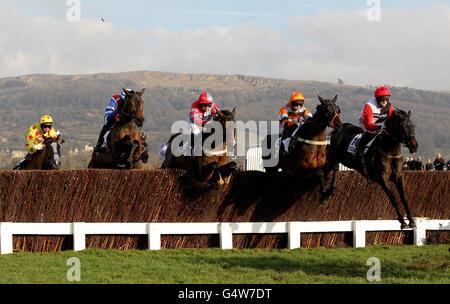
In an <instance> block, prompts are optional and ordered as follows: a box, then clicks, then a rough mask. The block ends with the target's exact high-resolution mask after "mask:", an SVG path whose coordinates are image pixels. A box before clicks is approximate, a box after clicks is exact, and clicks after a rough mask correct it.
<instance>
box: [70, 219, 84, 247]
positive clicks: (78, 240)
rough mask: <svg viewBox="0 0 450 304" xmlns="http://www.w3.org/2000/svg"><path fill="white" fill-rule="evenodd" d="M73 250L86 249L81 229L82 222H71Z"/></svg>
mask: <svg viewBox="0 0 450 304" xmlns="http://www.w3.org/2000/svg"><path fill="white" fill-rule="evenodd" d="M72 233H73V250H74V251H80V250H84V249H86V233H85V231H84V229H83V223H82V222H79V223H72Z"/></svg>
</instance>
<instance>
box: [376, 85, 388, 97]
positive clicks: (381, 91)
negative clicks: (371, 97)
mask: <svg viewBox="0 0 450 304" xmlns="http://www.w3.org/2000/svg"><path fill="white" fill-rule="evenodd" d="M380 96H391V92H389V89H388V88H386V87H379V88H378V89H376V90H375V97H376V98H378V97H380Z"/></svg>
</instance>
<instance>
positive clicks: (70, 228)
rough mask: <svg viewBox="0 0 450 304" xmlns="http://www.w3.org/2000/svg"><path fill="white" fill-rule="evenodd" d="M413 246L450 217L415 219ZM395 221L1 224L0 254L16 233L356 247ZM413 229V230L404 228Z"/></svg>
mask: <svg viewBox="0 0 450 304" xmlns="http://www.w3.org/2000/svg"><path fill="white" fill-rule="evenodd" d="M416 225H417V228H415V229H414V245H418V246H421V245H424V244H425V243H426V231H427V230H450V220H429V219H416ZM400 230H401V229H400V223H399V222H398V221H394V220H370V221H369V220H367V221H366V220H362V221H326V222H260V223H243V222H242V223H82V222H77V223H10V222H2V223H0V254H8V253H12V252H13V235H73V249H74V250H75V251H79V250H84V249H86V235H87V234H88V235H100V234H106V235H148V248H149V249H150V250H159V249H161V235H201V234H219V235H220V248H221V249H232V248H233V234H234V233H236V234H247V233H265V234H267V233H287V234H288V248H289V249H295V248H300V234H301V233H312V232H319V233H320V232H353V247H364V246H365V245H366V231H400ZM404 230H412V229H404Z"/></svg>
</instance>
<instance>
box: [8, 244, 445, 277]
mask: <svg viewBox="0 0 450 304" xmlns="http://www.w3.org/2000/svg"><path fill="white" fill-rule="evenodd" d="M71 257H77V258H78V259H79V260H80V263H81V265H80V266H81V280H80V281H79V282H77V281H69V280H68V279H67V273H68V271H69V270H70V269H71V267H73V265H67V260H68V259H69V258H71ZM371 257H376V258H378V259H379V260H380V264H381V272H380V277H381V281H379V282H376V281H374V282H369V281H368V280H367V278H366V273H367V271H368V270H369V268H370V267H371V266H370V265H367V260H368V259H369V258H371ZM69 272H70V271H69ZM0 283H2V284H8V283H16V284H41V283H47V284H54V283H58V284H76V283H83V284H91V283H95V284H110V283H114V284H116V283H123V284H131V283H133V284H141V283H145V284H153V283H159V284H177V283H184V284H197V283H204V284H230V283H239V284H278V283H290V284H303V283H306V284H314V283H320V284H324V283H325V284H334V283H340V284H346V283H354V284H366V283H371V284H373V283H381V284H383V283H385V284H391V283H401V284H449V283H450V251H449V246H448V245H437V246H436V245H429V246H421V247H418V246H371V247H366V248H339V249H326V248H313V249H305V248H301V249H296V250H288V249H243V250H240V249H232V250H221V249H218V248H213V249H201V250H197V249H170V250H169V249H163V250H160V251H148V250H129V251H120V250H101V249H87V250H85V251H80V252H74V251H63V252H48V253H29V252H17V253H13V254H9V255H2V256H0Z"/></svg>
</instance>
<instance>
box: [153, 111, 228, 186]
mask: <svg viewBox="0 0 450 304" xmlns="http://www.w3.org/2000/svg"><path fill="white" fill-rule="evenodd" d="M235 112H236V111H235V109H233V111H229V110H222V111H218V112H217V117H215V118H214V121H217V122H219V123H220V125H221V126H222V127H221V128H219V129H222V130H221V131H222V134H221V135H222V136H220V137H219V138H221V139H222V141H221V142H220V143H218V144H217V145H215V144H213V146H212V148H211V149H208V148H207V147H206V146H207V145H205V143H206V142H208V140H209V139H211V138H213V136H215V134H214V133H215V132H216V130H214V132H211V133H209V134H208V133H203V136H202V151H201V153H200V154H201V155H199V156H194V157H191V156H184V155H180V153H176V154H175V153H174V151H173V150H172V149H177V148H178V145H176V144H175V143H174V144H172V142H173V141H174V139H177V142H181V141H180V140H179V139H180V138H182V137H183V134H180V133H179V134H175V135H173V136H172V137H171V138H170V139H169V141H168V143H167V145H168V146H167V150H166V153H165V159H164V162H163V164H162V165H161V168H178V169H185V170H188V171H190V172H193V173H194V174H196V175H197V177H198V178H199V180H200V181H202V182H217V183H218V184H224V183H226V184H227V183H229V181H230V179H231V175H232V173H233V172H234V171H235V170H236V163H235V162H230V161H229V158H228V150H227V145H228V147H229V146H230V145H233V146H234V145H235V143H236V139H235V129H233V130H232V132H230V131H229V132H227V130H226V129H227V127H231V126H233V127H234V122H235V121H234V115H235ZM213 128H214V127H213ZM205 135H206V136H205ZM216 135H217V134H216ZM185 137H186V136H185Z"/></svg>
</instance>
